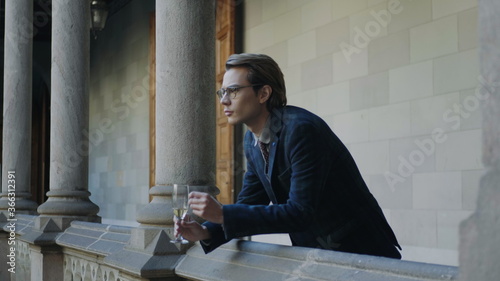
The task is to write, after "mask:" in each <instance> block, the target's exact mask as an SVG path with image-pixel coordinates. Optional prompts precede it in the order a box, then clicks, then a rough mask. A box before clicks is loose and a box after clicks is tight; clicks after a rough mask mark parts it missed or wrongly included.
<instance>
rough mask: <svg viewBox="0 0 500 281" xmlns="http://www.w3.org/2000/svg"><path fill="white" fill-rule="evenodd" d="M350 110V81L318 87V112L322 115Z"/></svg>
mask: <svg viewBox="0 0 500 281" xmlns="http://www.w3.org/2000/svg"><path fill="white" fill-rule="evenodd" d="M348 111H349V82H347V81H346V82H341V83H338V84H333V85H330V86H327V87H322V88H319V89H318V114H319V115H321V116H326V115H332V114H338V113H342V112H348Z"/></svg>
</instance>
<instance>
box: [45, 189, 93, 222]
mask: <svg viewBox="0 0 500 281" xmlns="http://www.w3.org/2000/svg"><path fill="white" fill-rule="evenodd" d="M47 196H48V197H49V198H48V199H47V201H46V202H45V203H43V204H42V205H40V207H38V213H39V214H40V215H47V216H55V217H87V216H88V217H94V216H96V215H97V213H98V212H99V207H98V206H97V205H96V204H94V203H92V202H91V201H90V200H89V196H90V192H88V191H66V190H51V191H49V192H47Z"/></svg>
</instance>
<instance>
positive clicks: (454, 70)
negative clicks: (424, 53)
mask: <svg viewBox="0 0 500 281" xmlns="http://www.w3.org/2000/svg"><path fill="white" fill-rule="evenodd" d="M478 75H479V57H478V50H477V49H471V50H469V51H465V52H461V53H457V54H453V55H449V56H445V57H442V58H438V59H435V60H434V94H441V93H449V92H456V91H461V90H467V89H472V88H475V87H476V86H477V85H478V79H477V77H478Z"/></svg>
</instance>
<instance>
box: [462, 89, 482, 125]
mask: <svg viewBox="0 0 500 281" xmlns="http://www.w3.org/2000/svg"><path fill="white" fill-rule="evenodd" d="M478 87H479V86H478ZM476 91H477V89H473V90H465V91H460V104H459V105H460V129H462V130H471V129H480V128H482V121H483V118H482V109H481V103H482V102H483V101H481V100H480V99H479V98H478V97H477V95H476Z"/></svg>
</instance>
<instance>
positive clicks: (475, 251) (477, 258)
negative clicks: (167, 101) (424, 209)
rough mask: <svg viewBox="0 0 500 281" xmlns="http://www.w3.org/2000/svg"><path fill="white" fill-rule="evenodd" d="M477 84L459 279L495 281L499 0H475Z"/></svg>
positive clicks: (499, 217) (499, 251)
mask: <svg viewBox="0 0 500 281" xmlns="http://www.w3.org/2000/svg"><path fill="white" fill-rule="evenodd" d="M478 10H479V17H478V19H479V28H478V32H479V62H480V69H481V74H480V77H479V81H480V83H481V85H480V87H479V88H478V89H479V90H480V91H481V97H483V98H484V101H483V163H484V165H485V167H486V173H485V175H484V176H483V177H482V178H481V182H480V188H479V192H478V198H477V207H476V208H477V209H476V211H475V212H474V214H473V215H472V216H471V217H470V218H468V219H467V220H465V221H464V222H463V223H462V225H461V227H460V234H461V235H460V275H459V279H460V280H463V281H466V280H481V281H496V280H499V278H500V277H499V276H500V267H499V266H498V264H499V261H500V208H499V206H500V126H499V124H498V121H499V120H500V68H499V65H500V33H499V32H498V30H500V18H499V17H498V14H499V13H500V2H499V1H497V0H480V1H479V9H478Z"/></svg>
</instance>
